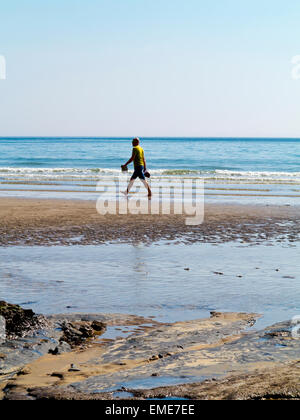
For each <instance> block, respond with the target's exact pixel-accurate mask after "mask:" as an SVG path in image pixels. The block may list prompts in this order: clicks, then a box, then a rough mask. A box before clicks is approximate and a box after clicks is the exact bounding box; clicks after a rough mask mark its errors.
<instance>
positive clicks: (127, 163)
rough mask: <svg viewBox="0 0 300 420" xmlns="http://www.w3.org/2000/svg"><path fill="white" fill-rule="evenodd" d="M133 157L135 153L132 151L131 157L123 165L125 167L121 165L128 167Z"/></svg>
mask: <svg viewBox="0 0 300 420" xmlns="http://www.w3.org/2000/svg"><path fill="white" fill-rule="evenodd" d="M134 155H135V153H134V151H132V155H131V158H130V159H129V160H128V161H127V162H126V163H125V165H122V166H127V165H129V164H130V163H131V162H133V161H134Z"/></svg>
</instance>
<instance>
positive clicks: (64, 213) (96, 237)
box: [0, 198, 300, 246]
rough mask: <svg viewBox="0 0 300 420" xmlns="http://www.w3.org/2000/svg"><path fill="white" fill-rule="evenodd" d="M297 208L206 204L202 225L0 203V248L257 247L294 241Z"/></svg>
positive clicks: (175, 218)
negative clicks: (239, 244) (233, 243)
mask: <svg viewBox="0 0 300 420" xmlns="http://www.w3.org/2000/svg"><path fill="white" fill-rule="evenodd" d="M299 235H300V220H299V207H296V206H295V207H294V206H290V207H288V206H273V205H272V206H271V205H269V206H267V205H265V206H262V205H256V206H248V205H228V204H220V205H215V204H207V205H206V206H205V217H204V223H202V224H200V225H196V226H187V225H186V224H185V216H184V215H172V214H171V215H151V214H150V215H149V214H142V215H133V214H128V215H105V216H103V215H99V214H98V213H97V211H96V201H75V200H72V201H71V200H35V199H13V198H2V199H0V245H2V246H8V245H55V244H56V245H57V244H61V245H72V244H81V245H87V244H101V243H105V242H116V241H118V242H124V243H136V242H140V241H142V242H144V243H152V242H156V241H160V240H176V239H178V240H180V241H182V242H186V243H193V242H213V243H222V242H228V241H233V240H240V241H243V242H246V243H247V242H249V243H250V242H253V243H259V242H261V241H268V240H274V239H276V240H278V241H279V242H280V241H283V240H287V241H289V242H294V241H297V240H299Z"/></svg>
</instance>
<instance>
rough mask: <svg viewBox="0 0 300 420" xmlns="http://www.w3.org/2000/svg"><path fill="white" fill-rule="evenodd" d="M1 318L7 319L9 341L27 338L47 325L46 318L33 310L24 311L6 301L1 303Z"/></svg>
mask: <svg viewBox="0 0 300 420" xmlns="http://www.w3.org/2000/svg"><path fill="white" fill-rule="evenodd" d="M0 316H2V317H3V318H5V322H6V336H7V338H8V339H12V338H16V337H25V336H26V335H28V334H29V333H32V332H33V331H34V330H36V329H38V328H43V327H45V325H46V324H47V321H46V319H45V318H44V317H42V316H38V315H36V314H35V313H34V312H33V311H32V310H31V309H23V308H21V306H19V305H12V304H10V303H7V302H4V301H1V302H0Z"/></svg>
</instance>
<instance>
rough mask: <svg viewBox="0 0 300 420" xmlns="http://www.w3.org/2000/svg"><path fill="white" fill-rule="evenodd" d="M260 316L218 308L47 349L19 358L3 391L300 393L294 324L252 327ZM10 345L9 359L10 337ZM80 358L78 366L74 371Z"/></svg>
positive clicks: (140, 395)
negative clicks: (84, 343) (204, 314)
mask: <svg viewBox="0 0 300 420" xmlns="http://www.w3.org/2000/svg"><path fill="white" fill-rule="evenodd" d="M66 317H67V318H66ZM95 317H96V319H97V315H96V314H95V315H92V314H91V315H86V316H83V315H81V316H80V315H78V314H77V315H76V314H73V315H68V316H67V315H57V316H55V317H54V318H51V317H50V318H49V322H53V326H52V331H55V333H56V334H57V324H56V323H57V322H62V320H66V319H68V320H69V321H70V322H82V319H84V320H85V321H84V322H87V321H86V320H87V319H88V320H91V319H94V318H95ZM98 317H99V316H98ZM257 317H258V315H257V314H246V313H220V312H212V313H211V317H210V318H206V319H198V320H193V321H186V322H176V323H171V324H162V323H161V324H155V323H154V324H153V325H152V326H151V327H150V328H147V329H144V330H143V329H141V330H140V331H139V332H135V333H133V334H131V335H130V336H129V337H124V338H116V339H114V340H105V339H101V337H100V338H99V339H98V340H97V342H95V343H90V344H89V345H88V346H85V347H84V348H81V349H80V348H79V349H78V348H75V349H73V350H71V351H66V352H64V353H62V354H58V355H52V354H51V355H50V354H47V353H46V349H45V353H44V355H43V356H42V357H39V358H37V357H36V356H35V360H33V361H31V362H29V363H28V364H26V362H25V359H24V360H23V364H22V363H20V361H19V366H15V368H14V371H13V372H12V374H11V375H10V376H9V377H7V376H6V379H5V380H4V381H3V382H2V384H1V383H0V389H1V388H2V397H3V398H4V399H10V400H17V399H25V400H26V399H75V400H80V399H86V400H92V399H122V398H129V399H148V398H168V397H170V396H171V397H173V398H186V399H299V398H300V383H299V366H300V365H299V346H300V340H299V339H296V338H294V337H293V334H292V327H293V324H292V323H291V322H283V323H278V324H275V325H273V326H271V327H268V328H266V329H264V330H261V331H258V332H256V331H252V332H250V331H249V330H248V329H249V327H250V326H251V325H253V324H254V323H255V320H256V319H257ZM100 319H101V320H102V321H106V322H107V323H108V324H111V323H112V324H114V323H115V322H117V323H123V324H126V323H127V322H128V321H129V322H137V323H139V322H143V320H142V319H134V318H133V317H128V316H126V315H125V316H121V315H120V314H117V315H110V316H105V315H102V316H100V318H99V320H100ZM74 320H76V321H74ZM247 330H248V331H247ZM49 341H50V340H49ZM4 350H5V351H6V353H7V358H9V357H10V355H11V350H10V351H9V344H8V345H6V346H5V345H4ZM34 351H35V349H34V348H33V349H32V352H34ZM73 364H75V366H76V369H75V370H74V369H73V370H72V369H71V370H70V366H71V365H73ZM166 383H167V384H170V383H171V384H172V383H173V385H169V386H164V385H163V384H166ZM143 384H144V387H143V386H141V385H143ZM146 384H147V385H148V386H146V387H145V385H146ZM159 385H160V386H159Z"/></svg>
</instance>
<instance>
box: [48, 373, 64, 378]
mask: <svg viewBox="0 0 300 420" xmlns="http://www.w3.org/2000/svg"><path fill="white" fill-rule="evenodd" d="M50 376H53V377H55V378H59V379H63V378H64V374H63V373H60V372H53V373H51V375H50Z"/></svg>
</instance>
